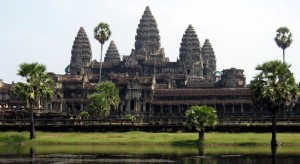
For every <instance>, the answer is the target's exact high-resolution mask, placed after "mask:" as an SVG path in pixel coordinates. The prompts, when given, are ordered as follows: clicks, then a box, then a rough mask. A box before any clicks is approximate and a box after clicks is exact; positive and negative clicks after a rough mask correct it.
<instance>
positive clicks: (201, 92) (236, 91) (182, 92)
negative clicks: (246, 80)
mask: <svg viewBox="0 0 300 164" xmlns="http://www.w3.org/2000/svg"><path fill="white" fill-rule="evenodd" d="M153 94H154V96H163V97H173V96H222V95H226V96H230V95H234V96H240V95H244V96H250V90H249V88H220V89H158V90H154V91H153Z"/></svg>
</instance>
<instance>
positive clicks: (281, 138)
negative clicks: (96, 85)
mask: <svg viewBox="0 0 300 164" xmlns="http://www.w3.org/2000/svg"><path fill="white" fill-rule="evenodd" d="M36 137H37V139H35V140H32V141H31V140H29V132H1V133H0V143H1V144H22V145H31V144H38V145H40V144H41V145H47V144H67V145H68V144H69V145H83V144H98V145H143V144H144V145H153V144H154V145H155V144H156V145H197V143H198V141H197V139H198V133H182V132H178V133H147V132H123V133H117V132H105V133H76V132H71V133H50V132H37V133H36ZM205 138H206V140H205V143H204V144H205V145H233V146H234V145H236V146H243V145H269V144H270V141H271V133H206V134H205ZM277 140H278V142H279V143H280V144H281V145H300V133H277Z"/></svg>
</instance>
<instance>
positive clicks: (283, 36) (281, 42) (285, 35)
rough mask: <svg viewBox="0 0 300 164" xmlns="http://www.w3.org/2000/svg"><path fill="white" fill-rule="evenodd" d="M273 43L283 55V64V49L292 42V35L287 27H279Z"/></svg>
mask: <svg viewBox="0 0 300 164" xmlns="http://www.w3.org/2000/svg"><path fill="white" fill-rule="evenodd" d="M276 32H277V33H276V37H275V39H274V40H275V42H276V44H277V45H278V47H280V48H281V49H282V51H283V52H282V53H283V62H285V49H286V48H288V47H289V46H290V45H291V44H292V42H293V40H292V33H291V32H290V30H289V29H288V28H287V27H280V28H278V29H277V31H276Z"/></svg>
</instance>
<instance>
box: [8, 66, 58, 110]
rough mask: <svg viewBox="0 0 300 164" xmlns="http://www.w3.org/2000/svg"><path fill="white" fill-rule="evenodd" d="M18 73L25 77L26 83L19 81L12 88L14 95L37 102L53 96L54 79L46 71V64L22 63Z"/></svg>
mask: <svg viewBox="0 0 300 164" xmlns="http://www.w3.org/2000/svg"><path fill="white" fill-rule="evenodd" d="M18 75H20V76H22V77H23V78H25V81H26V82H25V83H21V82H18V83H17V84H16V85H15V86H13V88H12V92H13V95H14V96H15V97H16V98H19V99H21V100H28V101H29V102H30V103H32V104H33V103H35V102H36V101H37V100H39V99H40V98H51V97H52V96H53V91H52V86H53V84H54V81H53V80H52V78H51V77H50V76H49V75H48V74H47V72H46V66H45V65H42V64H38V63H22V64H20V69H19V70H18Z"/></svg>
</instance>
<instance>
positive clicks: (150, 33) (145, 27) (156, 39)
mask: <svg viewBox="0 0 300 164" xmlns="http://www.w3.org/2000/svg"><path fill="white" fill-rule="evenodd" d="M136 33H137V34H136V36H135V54H138V53H139V52H140V51H141V52H143V53H145V54H147V55H149V54H155V53H156V52H157V51H158V50H159V49H160V36H159V30H158V28H157V23H156V20H155V18H154V17H153V15H152V13H151V11H150V7H149V6H147V7H146V9H145V11H144V14H143V15H142V18H141V19H140V23H139V25H138V28H137V30H136Z"/></svg>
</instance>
